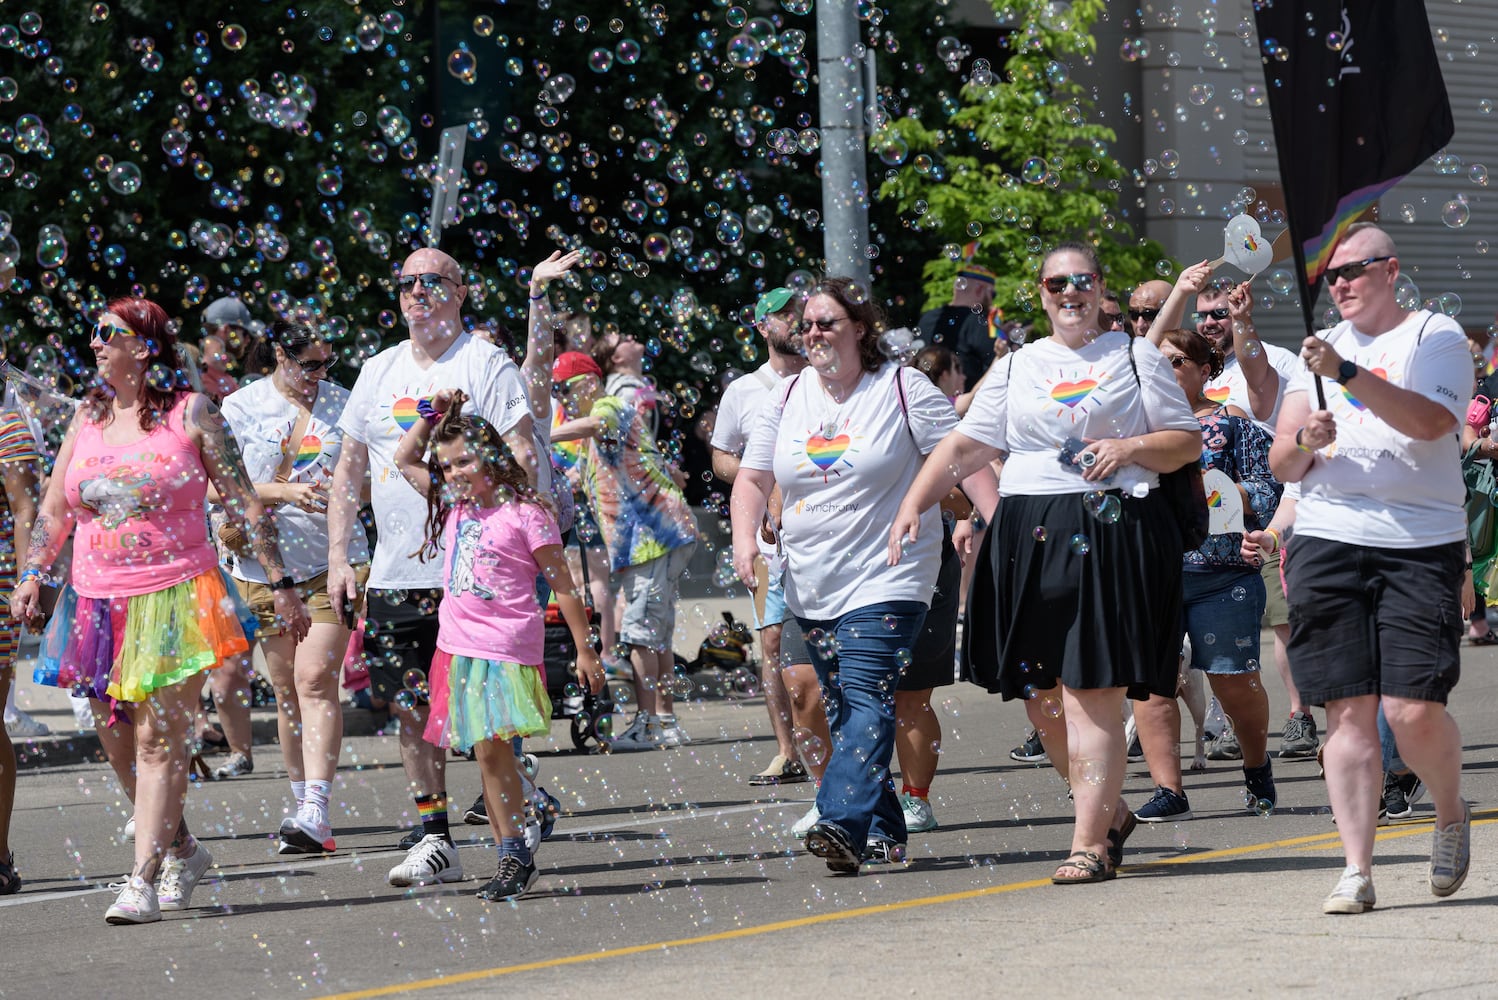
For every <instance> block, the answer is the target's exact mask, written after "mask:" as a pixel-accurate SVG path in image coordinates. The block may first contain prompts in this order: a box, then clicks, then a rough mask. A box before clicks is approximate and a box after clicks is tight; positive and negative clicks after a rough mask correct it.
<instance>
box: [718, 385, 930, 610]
mask: <svg viewBox="0 0 1498 1000" xmlns="http://www.w3.org/2000/svg"><path fill="white" fill-rule="evenodd" d="M903 371H904V369H902V368H901V367H900V366H898V365H895V364H890V363H886V364H884V365H882V366H881V367H880V369H879V370H878V371H877V372H865V373H864V375H863V377H862V379H860V381H859V383H858V387H857V388H856V389H854V390H853V394H852V395H851V396H849V397H848V399H847V400H846V401H845V402H844V403H843V404H842V405H841V406H839V405H837V404H834V403H833V401H832V397H831V396H829V395H827V393H826V392H825V391H824V390H823V388H822V380H821V378H820V376H818V375H817V373H816V371H815V370H814V369H812V368H807V369H806V370H805V371H803V372H801V374H800V375H799V376H793V378H794V379H795V382H794V384H793V385H790V386H789V387H788V389H789V392H788V395H786V396H783V397H782V396H781V395H779V394H777V396H776V397H775V401H774V403H773V404H772V405H769V406H765V407H763V408H762V415H761V418H760V423H759V425H758V426H757V427H755V429H754V432H753V433H752V434H750V436H749V442H748V444H747V446H746V447H745V449H744V457H743V462H742V464H743V467H744V468H746V469H762V470H771V471H773V472H774V473H775V481H776V482H778V483H779V484H780V492H781V496H782V497H783V499H784V501H785V508H784V513H783V514H782V534H783V538H784V540H785V550H786V560H787V563H788V565H789V572H788V573H787V574H786V583H785V599H786V604H787V605H788V606H789V607H790V609H791V611H793V612H795V613H796V614H797V615H799V616H800V617H802V618H810V619H814V620H818V621H826V620H829V619H833V618H838V617H840V616H842V615H844V614H847V613H848V612H849V611H855V610H857V609H859V608H864V607H868V606H869V605H872V604H882V603H884V602H886V601H919V602H920V603H922V604H925V605H926V606H928V607H929V606H930V604H931V591H932V588H934V587H935V586H936V573H937V570H938V569H940V568H941V538H942V530H941V513H940V511H939V510H937V508H935V507H932V508H931V509H930V510H928V511H926V513H925V514H923V515H921V530H920V538H919V540H917V542H916V543H915V544H914V545H912V546H910V547H909V549H908V550H907V551H906V552H905V555H904V556H903V558H901V560H900V564H899V565H898V566H890V565H888V554H889V528H890V525H891V524H893V523H894V520H895V514H896V513H897V512H898V511H899V509H900V501H901V500H903V499H904V498H905V491H906V489H907V488H908V487H909V486H910V484H911V483H912V482H914V481H915V476H916V472H917V471H919V469H920V467H921V462H922V461H923V459H922V457H921V456H923V455H925V454H928V453H929V452H930V451H931V449H933V448H935V447H936V446H937V444H938V443H939V442H940V441H941V439H942V438H943V437H945V436H946V434H947V432H948V431H950V430H951V429H952V428H954V427H956V426H957V413H956V411H955V410H953V409H952V404H951V403H950V402H948V400H947V398H946V397H945V396H943V395H942V394H941V391H940V390H938V389H937V388H936V386H934V385H932V384H931V380H930V379H928V378H926V377H925V376H924V375H922V374H920V373H919V372H910V373H909V374H908V375H906V376H904V379H905V399H906V403H907V407H908V414H909V419H908V421H907V418H906V413H903V412H901V409H900V401H899V396H898V394H897V390H896V388H895V378H896V377H898V376H899V374H900V373H901V372H903ZM782 399H784V407H783V408H782V406H781V405H780V402H781V400H782Z"/></svg>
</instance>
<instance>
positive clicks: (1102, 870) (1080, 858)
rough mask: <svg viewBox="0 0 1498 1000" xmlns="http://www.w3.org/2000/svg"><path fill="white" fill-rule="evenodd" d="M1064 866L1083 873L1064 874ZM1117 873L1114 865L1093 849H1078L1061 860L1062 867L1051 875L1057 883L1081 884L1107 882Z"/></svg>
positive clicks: (1052, 879)
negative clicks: (1093, 851)
mask: <svg viewBox="0 0 1498 1000" xmlns="http://www.w3.org/2000/svg"><path fill="white" fill-rule="evenodd" d="M1062 868H1075V869H1076V870H1077V871H1079V872H1082V873H1083V874H1082V875H1062V874H1061V869H1062ZM1115 874H1116V873H1115V872H1114V870H1113V866H1112V865H1110V864H1108V863H1107V862H1106V861H1104V860H1103V859H1102V858H1100V857H1098V856H1097V855H1096V854H1093V853H1092V852H1091V851H1077V852H1076V853H1075V854H1073V855H1072V856H1071V857H1069V858H1067V859H1066V860H1065V861H1063V862H1061V867H1060V868H1057V869H1056V874H1054V875H1052V876H1051V881H1052V882H1054V883H1055V884H1056V885H1080V884H1081V883H1083V882H1106V881H1108V880H1109V879H1111V878H1113V876H1114V875H1115Z"/></svg>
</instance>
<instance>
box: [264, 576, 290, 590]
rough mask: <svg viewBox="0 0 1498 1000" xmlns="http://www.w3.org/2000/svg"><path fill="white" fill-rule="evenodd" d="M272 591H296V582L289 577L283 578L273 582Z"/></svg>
mask: <svg viewBox="0 0 1498 1000" xmlns="http://www.w3.org/2000/svg"><path fill="white" fill-rule="evenodd" d="M270 589H271V590H295V589H296V581H295V580H293V579H292V578H291V577H289V576H283V577H281V579H279V580H272V581H271V584H270Z"/></svg>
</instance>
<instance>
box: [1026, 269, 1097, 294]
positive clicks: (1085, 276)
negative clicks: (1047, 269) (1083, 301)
mask: <svg viewBox="0 0 1498 1000" xmlns="http://www.w3.org/2000/svg"><path fill="white" fill-rule="evenodd" d="M1097 279H1098V276H1097V275H1096V274H1092V273H1091V272H1083V273H1082V274H1058V275H1056V276H1055V277H1054V278H1041V279H1040V283H1041V284H1042V285H1044V286H1045V290H1046V291H1048V292H1050V293H1051V294H1052V295H1060V294H1061V293H1062V292H1063V291H1065V289H1066V286H1067V285H1073V286H1075V287H1076V289H1077V291H1079V292H1090V291H1092V283H1093V282H1095V281H1097Z"/></svg>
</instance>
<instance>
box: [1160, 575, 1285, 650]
mask: <svg viewBox="0 0 1498 1000" xmlns="http://www.w3.org/2000/svg"><path fill="white" fill-rule="evenodd" d="M1181 590H1182V596H1183V598H1184V600H1183V602H1182V604H1181V626H1182V629H1181V630H1182V631H1183V632H1184V633H1185V634H1186V635H1187V636H1188V637H1189V638H1190V639H1191V666H1192V667H1193V668H1194V669H1196V670H1204V671H1206V672H1207V673H1209V674H1251V673H1254V672H1256V671H1257V670H1258V669H1259V620H1260V619H1262V618H1263V617H1264V578H1263V577H1262V576H1260V575H1259V571H1258V570H1252V569H1245V570H1231V569H1229V570H1213V571H1210V572H1206V573H1194V572H1191V571H1190V570H1187V571H1186V572H1184V573H1182V574H1181Z"/></svg>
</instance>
